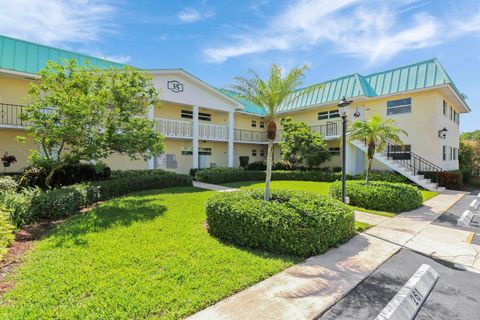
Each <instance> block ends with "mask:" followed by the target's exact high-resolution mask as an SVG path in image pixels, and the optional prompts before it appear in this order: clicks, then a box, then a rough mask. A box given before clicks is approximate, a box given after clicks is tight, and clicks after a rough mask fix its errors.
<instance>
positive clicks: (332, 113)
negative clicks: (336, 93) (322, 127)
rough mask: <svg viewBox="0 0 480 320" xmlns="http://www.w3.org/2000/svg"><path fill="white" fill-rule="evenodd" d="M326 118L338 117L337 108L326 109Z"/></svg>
mask: <svg viewBox="0 0 480 320" xmlns="http://www.w3.org/2000/svg"><path fill="white" fill-rule="evenodd" d="M328 118H329V119H333V118H340V113H338V110H330V111H328Z"/></svg>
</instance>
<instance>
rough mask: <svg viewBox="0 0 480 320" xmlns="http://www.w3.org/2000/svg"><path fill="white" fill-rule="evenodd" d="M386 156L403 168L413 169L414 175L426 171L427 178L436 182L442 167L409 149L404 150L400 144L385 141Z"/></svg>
mask: <svg viewBox="0 0 480 320" xmlns="http://www.w3.org/2000/svg"><path fill="white" fill-rule="evenodd" d="M386 156H387V158H388V159H389V160H394V161H395V162H396V163H399V164H400V165H402V166H403V167H405V168H408V169H410V170H412V171H413V174H414V175H418V174H425V173H427V175H428V176H427V178H429V179H430V180H432V182H438V173H439V172H441V171H443V169H442V168H440V167H439V166H437V165H436V164H434V163H432V162H430V161H428V160H427V159H425V158H423V157H421V156H419V155H418V154H416V153H413V152H412V151H411V150H404V149H403V148H402V146H401V145H398V144H394V143H393V142H391V141H388V142H387V150H386Z"/></svg>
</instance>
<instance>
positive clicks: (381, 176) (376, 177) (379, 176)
mask: <svg viewBox="0 0 480 320" xmlns="http://www.w3.org/2000/svg"><path fill="white" fill-rule="evenodd" d="M352 180H365V173H360V174H357V175H355V176H354V177H353V178H352ZM369 180H370V181H385V182H398V183H408V181H409V180H408V179H407V178H406V177H404V176H402V175H401V174H398V173H396V172H389V171H384V172H380V171H377V172H375V171H373V172H370V176H369Z"/></svg>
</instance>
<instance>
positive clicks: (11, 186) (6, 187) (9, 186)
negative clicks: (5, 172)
mask: <svg viewBox="0 0 480 320" xmlns="http://www.w3.org/2000/svg"><path fill="white" fill-rule="evenodd" d="M17 188H18V183H17V181H15V180H14V179H13V178H12V177H9V176H5V177H0V191H15V190H17Z"/></svg>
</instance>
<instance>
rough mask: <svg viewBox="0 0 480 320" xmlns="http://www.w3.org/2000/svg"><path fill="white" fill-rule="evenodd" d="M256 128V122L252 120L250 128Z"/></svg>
mask: <svg viewBox="0 0 480 320" xmlns="http://www.w3.org/2000/svg"><path fill="white" fill-rule="evenodd" d="M256 127H257V120H252V128H256Z"/></svg>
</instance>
